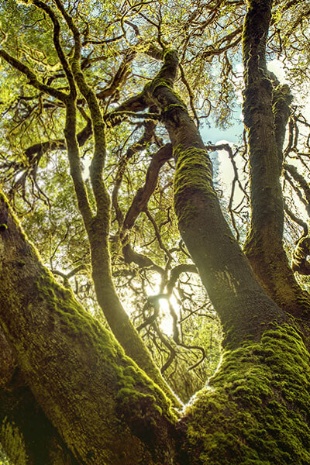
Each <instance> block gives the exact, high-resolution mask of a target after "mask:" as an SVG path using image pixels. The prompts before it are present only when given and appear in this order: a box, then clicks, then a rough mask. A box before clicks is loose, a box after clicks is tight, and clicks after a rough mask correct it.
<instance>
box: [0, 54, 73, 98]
mask: <svg viewBox="0 0 310 465" xmlns="http://www.w3.org/2000/svg"><path fill="white" fill-rule="evenodd" d="M0 57H2V58H3V59H4V60H5V61H6V62H7V63H9V65H11V66H12V67H13V68H15V69H16V70H17V71H19V72H21V73H22V74H23V75H24V76H26V77H27V78H28V81H29V84H30V85H31V86H33V87H35V88H36V89H39V90H41V91H42V92H45V93H46V94H48V95H50V96H51V97H54V98H56V99H58V100H60V101H61V102H65V103H66V101H67V99H68V94H66V93H65V92H62V91H60V90H58V89H55V88H54V87H51V86H48V85H47V84H43V82H40V81H39V79H38V78H37V76H36V74H35V73H34V72H33V71H32V70H31V69H30V68H29V67H28V66H27V65H25V64H24V63H22V62H21V61H20V60H18V59H17V58H15V57H13V56H12V55H11V54H10V53H8V52H7V51H6V50H4V49H3V48H0Z"/></svg>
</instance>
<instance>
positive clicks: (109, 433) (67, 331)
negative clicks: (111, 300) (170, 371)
mask: <svg viewBox="0 0 310 465" xmlns="http://www.w3.org/2000/svg"><path fill="white" fill-rule="evenodd" d="M0 212H1V214H3V215H4V216H5V217H7V218H8V220H7V229H6V230H4V231H2V232H1V237H0V255H1V269H0V279H1V288H0V318H1V324H2V327H3V330H4V333H5V335H6V337H7V338H8V341H9V342H10V344H12V346H13V347H14V351H15V354H16V359H17V363H18V366H19V367H20V369H21V371H22V374H23V377H24V378H25V380H26V383H27V385H28V386H29V388H30V389H31V391H32V393H33V395H34V397H35V399H36V401H37V402H38V404H39V405H40V406H41V407H42V409H43V411H44V413H45V415H46V416H47V418H48V419H49V420H50V421H51V423H52V424H53V425H54V427H55V428H56V429H57V431H58V432H59V434H60V436H61V438H62V440H63V441H64V442H65V443H66V444H67V446H68V448H69V449H70V451H71V452H72V454H73V456H74V458H75V460H76V461H77V462H78V463H81V464H82V463H83V464H84V463H88V464H98V463H100V464H111V465H112V464H113V465H117V464H124V463H126V464H128V465H130V464H136V463H148V464H149V465H152V464H155V463H156V464H157V463H167V464H172V463H177V462H176V459H175V447H174V439H173V437H174V434H173V433H174V428H175V416H174V414H173V411H172V409H171V402H170V401H169V400H168V398H167V397H166V396H165V395H164V393H163V391H161V390H160V389H159V388H158V387H157V386H156V385H155V384H153V382H152V381H151V380H150V378H148V377H147V376H146V375H145V374H144V372H142V371H141V370H140V369H139V368H138V367H137V365H135V364H134V363H133V362H132V361H131V359H129V358H127V357H126V356H125V353H124V352H123V349H122V348H121V347H120V346H119V345H118V343H117V342H116V340H115V339H114V337H113V335H112V333H110V332H108V331H106V330H105V329H104V328H103V327H101V326H100V325H99V324H97V323H96V322H95V321H94V320H93V318H92V317H91V316H90V315H89V314H88V313H87V312H86V311H85V310H83V308H81V306H80V305H79V304H78V303H77V302H76V301H75V299H74V297H73V295H72V294H71V292H70V291H68V290H66V289H64V288H62V287H61V286H59V285H58V284H57V283H56V282H55V281H54V279H53V277H52V276H51V275H50V274H49V272H48V271H47V270H46V269H45V268H44V267H43V265H42V264H41V262H40V260H39V258H38V256H37V254H36V251H35V249H34V248H33V246H32V245H31V244H30V243H29V242H28V241H27V240H26V238H25V236H24V235H23V233H22V231H21V230H20V228H19V226H18V224H17V222H16V220H15V219H14V217H13V215H12V214H11V213H10V212H9V210H8V206H7V203H6V201H5V199H4V197H1V200H0ZM29 403H30V404H31V399H30V400H29ZM48 425H49V422H48ZM162 443H165V448H162Z"/></svg>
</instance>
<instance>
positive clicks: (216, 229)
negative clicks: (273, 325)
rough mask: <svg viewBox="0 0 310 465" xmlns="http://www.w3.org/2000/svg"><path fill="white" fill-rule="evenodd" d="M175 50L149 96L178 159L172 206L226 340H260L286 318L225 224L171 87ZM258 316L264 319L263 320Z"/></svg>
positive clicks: (198, 145)
mask: <svg viewBox="0 0 310 465" xmlns="http://www.w3.org/2000/svg"><path fill="white" fill-rule="evenodd" d="M177 67H178V59H177V53H176V52H175V51H169V52H167V53H166V55H165V63H164V66H163V67H162V69H161V71H160V72H159V74H158V75H157V76H156V77H155V79H154V80H153V82H152V84H151V85H150V86H149V87H147V90H146V92H147V94H148V98H149V100H150V101H151V102H153V101H155V103H156V104H157V105H158V106H159V107H160V108H161V110H162V114H163V120H164V123H165V125H166V128H167V130H168V132H169V135H170V139H171V142H172V146H173V151H174V157H175V159H176V174H175V184H174V192H175V194H174V195H175V209H176V213H177V217H178V222H179V229H180V232H181V235H182V237H183V239H184V242H185V244H186V245H187V248H188V250H189V252H190V254H191V256H192V258H193V261H194V263H195V264H196V266H197V268H198V270H199V274H200V276H201V279H202V282H203V284H204V286H205V287H206V289H207V291H208V294H209V296H210V299H211V301H212V303H213V305H214V307H215V309H216V310H217V312H218V313H219V315H220V318H221V322H222V324H223V326H224V330H225V337H226V344H230V346H238V345H239V344H240V343H241V341H243V340H245V339H248V338H254V339H258V338H259V337H260V335H261V333H262V331H264V329H265V325H268V323H270V322H273V321H278V322H280V321H284V320H285V315H284V313H283V312H282V310H281V309H280V308H279V307H278V306H277V305H276V304H275V303H274V302H273V301H272V300H271V299H270V298H269V297H268V296H267V295H266V293H265V291H264V290H263V289H262V288H261V287H260V285H259V284H258V282H257V280H256V278H255V276H254V274H253V272H252V270H251V267H250V265H249V263H248V260H247V259H246V258H245V256H244V255H243V253H242V251H241V249H240V247H239V245H238V243H237V241H236V240H235V239H234V237H233V235H232V232H231V230H230V228H229V226H228V224H227V223H226V221H225V219H224V217H223V214H222V212H221V208H220V204H219V201H218V198H217V195H216V193H215V190H214V188H213V185H212V168H211V161H210V159H209V157H208V154H207V151H206V149H205V147H204V144H203V141H202V139H201V136H200V134H199V132H198V130H197V128H196V126H195V124H194V122H193V120H192V119H191V118H190V116H189V114H188V112H187V109H186V107H185V105H184V104H183V102H182V101H181V99H180V98H179V97H178V96H177V95H176V94H175V93H174V92H173V89H172V86H173V82H174V79H175V77H176V72H177ZM262 321H263V322H264V324H262Z"/></svg>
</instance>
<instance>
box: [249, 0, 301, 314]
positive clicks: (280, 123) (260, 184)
mask: <svg viewBox="0 0 310 465" xmlns="http://www.w3.org/2000/svg"><path fill="white" fill-rule="evenodd" d="M271 8H272V0H268V1H266V2H261V1H260V0H251V1H250V2H249V7H248V12H247V15H246V19H245V25H244V31H243V44H244V46H243V62H244V69H245V91H244V107H243V113H244V122H245V125H246V127H247V131H248V145H249V162H250V180H251V226H250V231H249V234H248V238H247V241H246V244H245V253H246V255H247V257H248V258H249V260H250V262H251V265H252V267H253V269H254V271H255V274H256V276H257V277H258V278H259V280H260V282H261V283H262V285H263V286H264V288H265V289H266V290H267V292H268V294H269V295H270V296H271V298H272V299H274V300H275V302H277V303H278V305H280V306H281V307H282V308H283V309H284V310H286V311H288V312H290V313H291V314H292V315H294V316H297V317H299V318H303V319H306V320H308V315H309V310H310V301H309V296H308V295H307V294H306V293H305V292H303V291H302V290H301V289H300V287H299V285H298V284H297V282H296V280H295V277H294V273H293V272H292V270H291V268H290V266H289V263H288V259H287V256H286V253H285V250H284V248H283V240H282V238H283V224H284V205H283V196H282V188H281V183H280V175H281V171H282V167H283V153H282V152H283V142H284V135H285V129H286V124H287V121H288V117H289V114H290V110H289V103H290V101H291V96H290V94H289V92H288V89H287V86H280V85H279V83H278V82H277V80H276V78H275V76H273V75H272V74H271V73H270V72H269V71H268V70H267V65H266V41H267V36H268V30H269V23H270V19H271Z"/></svg>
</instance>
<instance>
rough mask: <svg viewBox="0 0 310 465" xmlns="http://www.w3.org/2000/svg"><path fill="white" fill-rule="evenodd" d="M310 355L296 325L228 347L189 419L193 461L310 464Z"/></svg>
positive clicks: (186, 420)
mask: <svg viewBox="0 0 310 465" xmlns="http://www.w3.org/2000/svg"><path fill="white" fill-rule="evenodd" d="M309 362H310V358H309V352H308V351H307V349H306V348H305V346H304V343H303V340H302V338H301V336H300V334H299V333H298V331H296V329H294V328H293V327H291V326H288V325H284V326H279V327H277V326H275V327H274V328H273V329H270V330H268V331H266V332H265V333H264V334H263V335H262V338H261V341H260V342H258V343H255V344H253V343H252V342H245V343H244V344H243V346H242V347H240V348H239V349H237V350H235V351H231V352H226V353H225V354H224V357H223V361H222V365H221V368H220V370H219V372H218V373H217V374H215V376H214V377H213V378H211V379H210V381H209V384H208V385H207V387H206V388H205V389H203V390H202V391H201V392H199V393H198V394H197V396H196V398H194V400H193V402H192V405H189V406H188V407H187V409H186V412H185V417H184V419H183V420H182V423H183V427H184V430H185V434H186V437H187V441H188V442H187V443H186V448H187V454H188V457H189V459H188V463H190V464H191V465H202V464H203V465H205V464H212V465H254V464H255V465H270V464H272V465H284V464H287V465H292V464H294V465H295V464H296V465H307V464H308V463H310V452H309V451H310V426H309V425H310V422H309V420H310V403H309V389H310V368H309V366H310V365H309Z"/></svg>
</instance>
